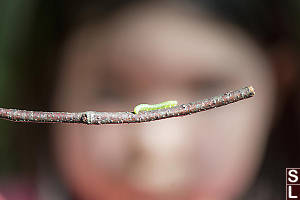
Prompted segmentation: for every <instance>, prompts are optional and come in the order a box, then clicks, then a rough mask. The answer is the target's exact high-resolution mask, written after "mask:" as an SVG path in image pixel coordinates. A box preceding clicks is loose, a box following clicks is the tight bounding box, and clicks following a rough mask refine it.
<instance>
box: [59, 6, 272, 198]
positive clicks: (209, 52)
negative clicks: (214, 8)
mask: <svg viewBox="0 0 300 200" xmlns="http://www.w3.org/2000/svg"><path fill="white" fill-rule="evenodd" d="M189 13H191V11H189V10H184V9H179V8H174V7H172V8H171V7H166V6H162V5H161V6H160V5H159V6H157V7H156V6H152V7H147V6H138V7H132V8H130V9H128V10H125V11H123V12H121V13H119V15H118V16H115V17H114V18H112V19H111V20H109V21H107V22H106V23H105V24H103V23H102V24H92V25H87V26H84V27H82V28H80V29H79V30H77V31H76V32H74V34H73V36H72V37H71V38H70V40H69V41H68V42H67V43H66V45H65V52H64V56H63V59H62V74H61V79H60V80H59V82H58V85H59V87H58V89H57V96H56V104H55V105H56V109H59V110H62V111H74V112H75V111H87V110H96V111H132V110H133V108H134V106H135V105H137V104H140V103H150V104H154V103H159V102H162V101H166V100H178V102H179V103H188V102H190V101H194V100H198V99H202V98H206V97H210V96H213V95H218V94H221V93H223V92H226V91H228V90H232V89H238V88H241V87H243V86H247V85H253V86H254V88H255V89H256V92H257V95H256V96H255V97H254V98H251V99H249V100H245V101H242V102H239V103H235V104H233V105H228V106H225V107H222V108H218V109H215V110H211V111H207V112H202V113H198V114H194V115H190V116H186V117H180V118H172V119H167V120H160V121H155V122H151V123H143V124H131V125H127V124H125V125H103V126H86V125H58V126H56V127H55V129H54V130H53V131H54V132H55V134H54V135H55V137H54V144H55V154H56V157H57V161H58V166H59V168H60V170H61V172H62V175H63V177H64V179H65V181H66V183H67V185H68V186H69V189H70V191H72V192H74V193H75V194H76V195H78V196H79V197H80V198H81V199H206V200H207V199H231V198H234V197H237V196H238V195H239V194H240V193H241V192H243V191H244V190H245V189H246V188H247V185H248V184H249V183H250V182H251V178H252V177H253V176H254V175H255V171H256V169H257V167H258V164H259V161H260V158H261V155H262V151H263V148H264V144H265V140H266V137H267V133H268V128H269V124H270V118H271V115H272V109H273V99H274V98H273V97H274V88H273V87H274V84H273V74H272V71H271V67H270V66H269V64H268V60H267V57H266V56H265V55H264V54H263V52H262V51H261V50H260V49H259V48H258V46H257V45H256V44H255V43H254V42H253V41H251V40H250V39H249V38H248V36H247V35H245V34H244V33H243V32H241V31H239V30H237V29H235V28H234V27H232V26H230V25H227V24H224V23H220V22H217V21H215V20H213V19H211V18H209V17H207V16H206V15H194V14H189Z"/></svg>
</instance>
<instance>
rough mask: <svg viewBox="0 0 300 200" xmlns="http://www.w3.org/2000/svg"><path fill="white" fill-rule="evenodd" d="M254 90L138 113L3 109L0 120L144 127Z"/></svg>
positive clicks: (248, 88) (214, 106)
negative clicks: (147, 123) (137, 125)
mask: <svg viewBox="0 0 300 200" xmlns="http://www.w3.org/2000/svg"><path fill="white" fill-rule="evenodd" d="M254 94H255V92H254V88H253V87H252V86H249V87H244V88H242V89H240V90H236V91H231V92H226V93H225V94H223V95H219V96H215V97H211V98H209V99H204V100H200V101H196V102H192V103H188V104H182V105H178V106H175V107H172V108H168V109H160V110H153V111H145V112H139V113H138V114H134V113H133V112H95V111H87V112H79V113H68V112H39V111H27V110H17V109H6V108H0V119H6V120H11V121H14V122H34V123H82V124H95V125H99V124H124V123H141V122H149V121H154V120H160V119H165V118H171V117H179V116H184V115H190V114H193V113H197V112H201V111H205V110H209V109H212V108H216V107H220V106H224V105H227V104H230V103H235V102H237V101H240V100H243V99H247V98H250V97H252V96H254Z"/></svg>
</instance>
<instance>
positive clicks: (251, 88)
mask: <svg viewBox="0 0 300 200" xmlns="http://www.w3.org/2000/svg"><path fill="white" fill-rule="evenodd" d="M248 88H249V91H250V92H251V93H252V96H254V95H255V90H254V88H253V86H252V85H250V86H249V87H248Z"/></svg>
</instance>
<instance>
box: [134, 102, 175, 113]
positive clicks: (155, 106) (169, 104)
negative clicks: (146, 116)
mask: <svg viewBox="0 0 300 200" xmlns="http://www.w3.org/2000/svg"><path fill="white" fill-rule="evenodd" d="M176 105H177V101H164V102H162V103H159V104H153V105H149V104H139V105H137V106H135V108H134V113H136V114H138V113H139V112H140V111H150V110H159V109H165V108H171V107H174V106H176Z"/></svg>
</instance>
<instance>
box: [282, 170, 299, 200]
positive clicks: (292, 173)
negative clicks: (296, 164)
mask: <svg viewBox="0 0 300 200" xmlns="http://www.w3.org/2000/svg"><path fill="white" fill-rule="evenodd" d="M285 173H286V200H297V199H299V200H300V179H299V177H300V168H286V171H285Z"/></svg>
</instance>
